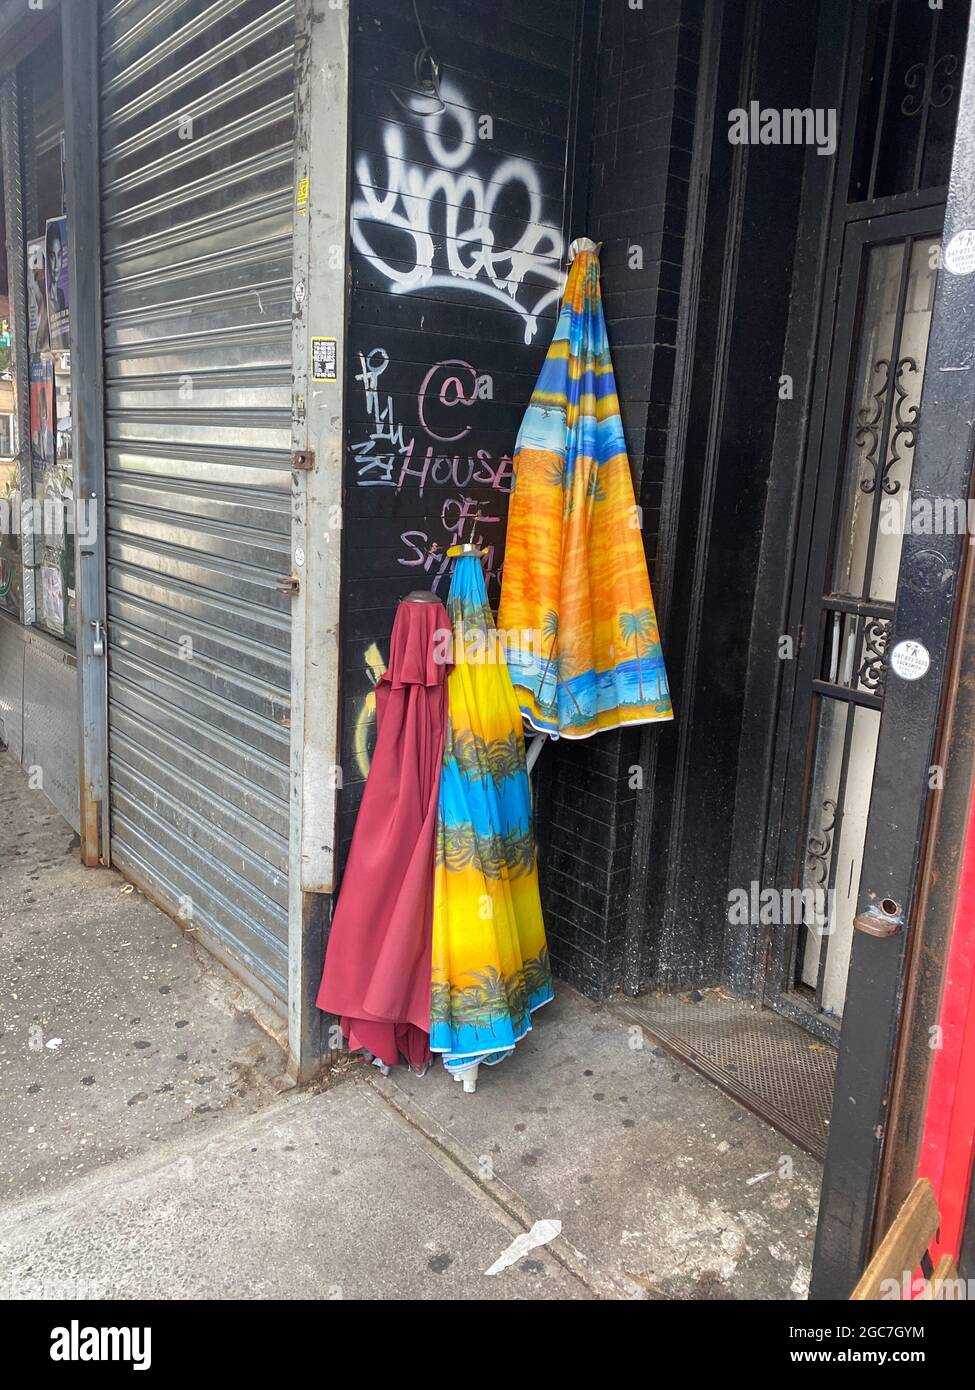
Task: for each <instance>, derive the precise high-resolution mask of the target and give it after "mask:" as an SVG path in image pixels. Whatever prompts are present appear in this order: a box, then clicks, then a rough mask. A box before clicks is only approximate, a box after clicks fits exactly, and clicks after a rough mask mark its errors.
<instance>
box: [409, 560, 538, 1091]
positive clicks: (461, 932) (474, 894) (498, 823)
mask: <svg viewBox="0 0 975 1390" xmlns="http://www.w3.org/2000/svg"><path fill="white" fill-rule="evenodd" d="M448 553H449V554H450V555H452V556H456V557H458V558H457V559H456V564H455V568H454V574H453V579H452V581H451V585H450V593H449V595H448V598H447V612H448V614H449V617H450V622H451V629H452V635H453V643H452V651H451V659H452V661H453V669H452V670H451V672H450V675H449V676H448V678H447V701H448V720H447V736H446V742H445V745H444V756H443V764H442V767H441V773H440V799H439V805H438V816H437V839H436V851H435V870H434V887H433V971H432V1006H431V1027H430V1050H431V1051H432V1052H440V1053H442V1054H443V1060H444V1065H445V1066H446V1067H447V1069H448V1070H459V1069H461V1068H463V1067H469V1066H472V1065H473V1064H474V1063H475V1062H485V1063H488V1064H491V1063H494V1062H500V1061H501V1060H502V1059H503V1058H504V1057H507V1056H508V1055H509V1053H510V1052H511V1051H512V1050H513V1048H514V1046H515V1044H516V1043H517V1042H518V1040H519V1039H520V1038H523V1037H524V1035H525V1034H526V1033H527V1032H528V1031H529V1029H530V1028H531V1016H532V1013H533V1011H534V1010H535V1009H537V1008H540V1007H541V1005H542V1004H547V1003H548V1001H549V1000H550V999H551V998H552V997H553V990H552V971H551V967H550V965H549V959H548V947H547V945H546V942H545V926H544V924H543V921H542V905H541V899H540V898H539V892H538V869H537V865H536V860H535V837H534V826H533V824H532V808H531V790H530V787H529V784H528V773H527V770H526V768H525V743H524V738H523V736H522V722H521V712H520V710H519V708H518V701H517V699H516V697H515V692H514V688H513V687H512V684H511V678H510V676H509V675H508V669H507V666H506V665H505V664H504V660H503V655H502V653H501V651H500V648H499V647H498V644H497V642H496V641H485V642H483V643H477V644H471V643H470V642H469V640H468V639H469V638H470V637H471V636H472V635H474V636H478V635H481V636H484V637H493V636H494V624H493V620H492V617H491V610H490V608H489V607H488V602H487V593H486V591H485V587H484V574H483V571H482V569H481V561H480V558H479V556H478V555H476V554H463V553H462V551H461V548H460V547H454V548H453V549H452V550H451V551H449V552H448ZM472 652H475V653H479V655H477V654H472Z"/></svg>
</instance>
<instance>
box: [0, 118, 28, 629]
mask: <svg viewBox="0 0 975 1390" xmlns="http://www.w3.org/2000/svg"><path fill="white" fill-rule="evenodd" d="M2 136H3V131H2V130H0V138H2ZM0 237H2V240H0V608H2V609H4V610H5V611H6V612H8V613H13V614H14V615H15V616H16V617H18V618H20V617H21V615H22V605H21V599H22V586H23V564H22V558H21V551H20V531H19V526H18V524H17V519H18V518H19V516H20V468H19V463H18V460H17V402H16V396H15V392H14V372H13V361H12V351H11V349H12V339H11V333H10V289H9V279H8V275H7V225H6V216H5V203H4V199H3V170H2V168H0Z"/></svg>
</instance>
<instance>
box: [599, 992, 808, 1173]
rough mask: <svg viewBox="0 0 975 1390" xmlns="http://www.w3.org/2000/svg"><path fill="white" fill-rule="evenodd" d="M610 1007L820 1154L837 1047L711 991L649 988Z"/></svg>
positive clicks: (766, 1011)
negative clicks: (694, 995) (692, 994)
mask: <svg viewBox="0 0 975 1390" xmlns="http://www.w3.org/2000/svg"><path fill="white" fill-rule="evenodd" d="M614 1008H615V1009H616V1010H617V1011H618V1012H620V1013H623V1014H625V1015H626V1016H627V1017H628V1018H630V1019H631V1020H632V1021H633V1022H635V1023H639V1024H640V1025H641V1026H642V1027H644V1028H646V1030H647V1032H648V1033H651V1034H652V1035H653V1036H654V1037H655V1038H656V1039H657V1041H658V1042H659V1043H660V1044H661V1046H662V1047H664V1048H666V1049H667V1051H668V1052H672V1053H674V1054H676V1055H677V1056H678V1057H681V1058H682V1059H683V1060H684V1061H686V1062H689V1063H690V1065H691V1066H693V1067H694V1068H695V1069H696V1070H697V1071H700V1072H702V1073H703V1074H704V1075H705V1076H707V1077H708V1078H709V1079H710V1080H711V1081H714V1082H715V1083H716V1085H718V1086H720V1087H721V1089H722V1090H724V1091H727V1092H728V1094H729V1095H732V1096H734V1098H735V1099H736V1100H738V1101H740V1102H741V1104H742V1105H744V1106H745V1107H746V1108H747V1109H749V1110H752V1111H754V1112H755V1114H757V1115H760V1116H761V1117H762V1119H764V1120H767V1121H768V1122H769V1124H771V1125H774V1126H775V1128H776V1129H778V1130H780V1131H781V1132H782V1133H783V1134H785V1135H787V1136H788V1137H789V1138H790V1139H792V1140H793V1141H794V1142H795V1143H796V1144H799V1145H800V1146H801V1147H802V1148H804V1149H806V1150H808V1152H809V1153H811V1154H814V1155H815V1157H817V1158H819V1159H822V1158H823V1157H824V1156H825V1153H826V1136H827V1132H828V1127H829V1114H830V1108H831V1106H832V1102H833V1076H834V1072H835V1070H836V1053H835V1052H834V1050H833V1048H831V1047H830V1046H829V1045H828V1044H826V1043H823V1042H819V1041H818V1040H817V1039H815V1038H813V1037H812V1036H811V1035H810V1034H808V1033H806V1032H805V1031H804V1030H803V1029H801V1028H800V1027H798V1025H797V1024H795V1023H790V1022H789V1020H788V1019H786V1018H783V1017H782V1016H781V1015H780V1014H777V1013H773V1012H772V1010H770V1009H756V1008H752V1007H751V1006H750V1005H749V1004H747V1003H744V1002H743V1001H742V1000H740V999H732V998H729V997H728V996H727V995H724V994H721V993H719V992H718V991H716V990H709V991H707V992H706V993H705V994H704V995H703V997H702V999H701V1000H700V1002H699V1003H695V1002H694V1001H693V1000H692V999H690V998H689V997H688V996H687V995H680V994H649V995H644V996H643V997H642V998H640V999H633V1000H630V999H627V1000H625V1001H623V1000H620V1001H614Z"/></svg>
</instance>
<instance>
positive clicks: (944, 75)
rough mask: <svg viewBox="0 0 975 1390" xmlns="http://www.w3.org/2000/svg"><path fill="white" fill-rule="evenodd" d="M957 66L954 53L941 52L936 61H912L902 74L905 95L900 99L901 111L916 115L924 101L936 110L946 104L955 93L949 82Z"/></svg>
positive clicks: (906, 114)
mask: <svg viewBox="0 0 975 1390" xmlns="http://www.w3.org/2000/svg"><path fill="white" fill-rule="evenodd" d="M957 68H958V58H957V56H956V55H955V54H954V53H943V54H942V55H941V57H940V58H939V59H938V61H937V62H936V63H934V64H933V65H929V64H928V63H912V64H911V66H910V67H909V68H908V69H907V71H906V72H905V74H904V86H905V87H906V88H907V89H908V91H907V95H906V96H905V97H904V99H903V100H902V101H901V111H902V112H903V114H904V115H905V116H918V115H920V113H921V112H922V111H923V110H924V103H925V102H927V104H928V105H929V106H931V107H933V108H934V109H935V110H936V111H937V110H940V108H941V107H942V106H947V105H948V103H949V102H950V101H951V99H952V97H953V96H954V95H955V84H954V83H953V82H949V81H948V78H949V77H953V76H954V74H955V71H956V70H957Z"/></svg>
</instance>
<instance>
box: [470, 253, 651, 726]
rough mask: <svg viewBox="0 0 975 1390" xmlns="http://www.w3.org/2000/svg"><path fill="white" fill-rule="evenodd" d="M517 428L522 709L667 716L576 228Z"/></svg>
mask: <svg viewBox="0 0 975 1390" xmlns="http://www.w3.org/2000/svg"><path fill="white" fill-rule="evenodd" d="M570 250H572V251H574V252H575V257H574V259H573V261H572V265H571V267H570V270H569V276H568V281H567V284H566V288H565V297H564V299H563V302H562V310H561V313H560V315H559V321H558V324H557V326H556V330H555V335H554V337H553V339H552V343H551V346H550V347H549V350H548V354H547V356H546V358H545V362H544V364H543V366H542V370H541V373H540V374H539V377H538V381H537V383H536V386H535V390H534V392H533V393H532V398H531V404H530V405H529V407H528V410H527V412H526V414H525V418H524V420H523V421H522V425H521V429H520V430H519V432H518V440H517V444H516V448H515V457H514V468H515V486H514V492H513V494H512V497H511V505H510V508H509V512H508V530H507V540H506V544H505V561H504V576H503V583H502V591H501V605H500V608H499V611H498V627H499V628H500V629H501V630H502V631H503V634H504V641H505V650H506V652H507V656H508V667H509V671H510V674H511V679H512V682H513V684H514V687H515V693H516V695H517V699H518V704H519V706H520V708H521V713H522V716H523V718H524V719H525V721H526V722H527V723H528V724H530V725H531V726H532V727H533V728H534V729H536V730H538V731H539V732H541V733H546V734H551V735H553V736H556V737H558V736H561V737H564V738H588V737H589V736H590V735H591V734H596V733H599V732H601V731H602V730H604V729H615V728H619V727H621V726H624V725H629V724H643V723H647V722H648V721H651V720H657V719H672V718H673V710H672V708H671V703H670V693H669V690H668V687H667V674H666V671H665V670H664V661H663V654H662V652H661V649H660V640H659V636H658V632H657V618H656V613H655V611H654V605H653V595H652V593H651V591H650V579H649V576H648V574H647V564H646V557H645V555H644V551H643V540H642V536H641V531H640V526H639V514H638V512H637V508H636V504H635V499H634V496H633V482H632V478H631V475H630V465H629V460H628V459H627V455H626V445H625V442H624V439H623V426H622V422H621V420H620V412H619V401H618V399H617V395H616V381H615V378H614V376H613V364H612V362H611V360H610V355H609V343H608V340H607V337H606V322H605V319H604V317H603V309H602V302H601V299H600V292H599V256H598V254H597V247H596V245H595V243H594V242H592V241H590V240H589V239H588V238H585V237H584V238H580V240H579V241H576V242H573V243H572V247H571V248H570Z"/></svg>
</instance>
